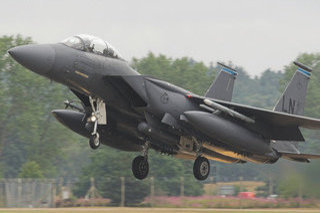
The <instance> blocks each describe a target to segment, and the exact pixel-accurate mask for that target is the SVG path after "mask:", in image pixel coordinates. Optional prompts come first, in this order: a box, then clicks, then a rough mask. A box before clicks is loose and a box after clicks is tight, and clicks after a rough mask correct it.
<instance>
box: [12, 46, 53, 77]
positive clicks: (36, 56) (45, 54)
mask: <svg viewBox="0 0 320 213" xmlns="http://www.w3.org/2000/svg"><path fill="white" fill-rule="evenodd" d="M8 53H9V54H10V55H11V56H12V57H13V58H14V60H16V61H17V62H18V63H20V64H21V65H23V66H24V67H26V68H28V69H30V70H31V71H33V72H35V73H38V74H40V75H47V74H48V73H49V72H50V71H51V69H52V67H53V64H54V60H55V51H54V49H53V47H52V46H51V45H49V44H40V45H37V44H33V45H23V46H18V47H14V48H11V49H10V50H8Z"/></svg>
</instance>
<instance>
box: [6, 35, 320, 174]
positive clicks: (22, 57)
mask: <svg viewBox="0 0 320 213" xmlns="http://www.w3.org/2000/svg"><path fill="white" fill-rule="evenodd" d="M8 52H9V54H10V55H11V56H12V57H13V58H14V59H15V60H16V61H17V62H19V63H20V64H22V65H23V66H25V67H26V68H28V69H30V70H31V71H33V72H35V73H37V74H39V75H43V76H45V77H47V78H49V79H51V80H53V81H56V82H59V83H61V84H64V85H66V86H67V87H68V88H70V90H71V91H72V92H73V93H74V94H75V95H76V96H77V97H78V98H79V99H80V100H81V103H82V106H83V107H79V106H77V105H74V104H72V103H70V102H68V101H67V102H65V104H66V106H69V107H70V108H71V109H72V110H67V109H57V110H53V111H52V113H53V115H54V116H55V117H56V118H57V119H58V121H60V122H61V123H62V124H63V125H65V126H66V127H68V128H69V129H71V130H72V131H74V132H76V133H78V134H80V135H82V136H84V137H87V138H89V145H90V147H91V148H92V149H97V148H98V147H99V146H100V143H102V144H104V145H108V146H111V147H114V148H116V149H120V150H125V151H133V152H138V151H140V152H141V153H142V154H141V155H140V156H138V157H136V158H135V159H134V160H133V162H132V172H133V174H134V176H135V177H136V178H137V179H144V178H146V177H147V175H148V171H149V164H148V150H149V149H150V148H152V149H154V150H156V151H159V152H162V153H166V154H169V155H172V156H175V157H177V158H183V159H192V160H194V166H193V173H194V176H195V178H196V179H198V180H205V179H206V178H207V177H208V175H209V172H210V164H209V161H208V160H215V161H220V162H224V163H245V162H254V163H270V164H271V163H275V162H276V161H277V160H278V159H279V158H281V157H282V158H286V159H288V160H292V161H299V162H309V159H315V158H320V155H312V154H302V153H300V151H299V150H298V149H297V146H296V145H297V143H298V142H301V141H304V138H303V135H302V134H301V132H300V129H299V128H300V127H301V128H308V129H319V128H320V120H319V119H314V118H309V117H304V116H303V113H304V105H305V96H306V91H307V84H308V81H309V79H310V76H311V69H310V68H309V67H307V66H305V65H303V64H301V63H298V62H295V65H296V66H297V71H296V72H295V74H294V76H293V78H292V80H291V81H290V83H289V84H288V86H287V88H286V89H285V91H284V93H283V95H282V97H281V98H280V100H279V101H278V103H277V104H276V105H275V107H274V110H267V109H261V108H256V107H251V106H246V105H242V104H237V103H233V102H231V98H232V92H233V85H234V81H235V79H236V76H237V72H236V71H235V70H234V69H232V68H231V67H228V66H225V65H223V64H220V65H221V67H222V68H221V71H220V73H219V74H218V76H217V78H216V80H215V81H214V83H213V84H212V85H211V86H210V88H209V89H208V91H207V92H206V94H205V95H204V96H199V95H196V94H194V93H192V92H190V91H187V90H185V89H183V88H180V87H178V86H175V85H173V84H170V83H168V82H165V81H162V80H159V79H156V78H154V77H151V76H145V75H140V74H139V73H138V72H137V71H135V70H134V69H132V68H131V67H130V66H129V64H128V62H127V61H125V60H124V59H123V58H122V57H121V55H120V54H119V53H118V52H117V51H116V50H115V49H114V48H113V47H112V46H111V45H110V44H109V43H108V42H106V41H104V40H102V39H100V38H97V37H94V36H89V35H77V36H72V37H70V38H67V39H66V40H64V41H62V42H61V43H57V44H40V45H36V44H32V45H24V46H18V47H14V48H12V49H10V50H8Z"/></svg>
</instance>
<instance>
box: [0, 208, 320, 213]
mask: <svg viewBox="0 0 320 213" xmlns="http://www.w3.org/2000/svg"><path fill="white" fill-rule="evenodd" d="M4 212H8V213H47V212H48V213H71V212H94V213H102V212H107V213H109V212H115V213H127V212H128V213H158V212H164V213H182V212H187V213H189V212H190V213H202V212H222V213H225V212H227V213H241V212H250V213H266V212H288V213H291V212H292V213H295V212H297V213H298V212H299V213H300V212H301V213H302V212H306V213H316V212H317V213H320V209H191V208H190V209H189V208H188V209H183V208H181V209H180V208H57V209H17V208H12V209H0V213H4Z"/></svg>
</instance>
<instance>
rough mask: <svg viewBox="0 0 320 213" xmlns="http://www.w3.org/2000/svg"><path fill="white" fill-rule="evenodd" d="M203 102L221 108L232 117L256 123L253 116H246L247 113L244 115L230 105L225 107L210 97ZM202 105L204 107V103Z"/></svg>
mask: <svg viewBox="0 0 320 213" xmlns="http://www.w3.org/2000/svg"><path fill="white" fill-rule="evenodd" d="M203 102H204V103H205V104H206V105H208V106H210V107H212V108H214V109H216V110H219V111H221V112H224V113H226V114H228V115H230V116H231V117H234V118H237V119H240V120H243V121H245V122H248V123H254V122H255V121H254V120H253V119H252V118H249V117H248V116H245V115H243V114H241V113H239V112H237V111H234V110H232V109H230V108H228V107H225V106H223V105H221V104H218V103H216V102H213V101H211V100H209V99H204V101H203ZM200 106H201V105H200ZM201 107H203V105H202V106H201Z"/></svg>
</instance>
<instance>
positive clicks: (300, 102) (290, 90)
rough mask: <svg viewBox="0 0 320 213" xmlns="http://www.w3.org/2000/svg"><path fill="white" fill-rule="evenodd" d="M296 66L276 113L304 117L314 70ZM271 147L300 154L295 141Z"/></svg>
mask: <svg viewBox="0 0 320 213" xmlns="http://www.w3.org/2000/svg"><path fill="white" fill-rule="evenodd" d="M294 64H295V65H296V66H297V67H298V69H297V71H296V72H295V74H294V75H293V77H292V79H291V81H290V82H289V84H288V86H287V88H286V89H285V91H284V92H283V94H282V96H281V98H280V99H279V101H278V103H277V104H276V106H275V107H274V111H278V112H285V113H290V114H296V115H303V114H304V105H305V100H306V94H307V87H308V82H309V79H310V76H311V71H312V69H311V68H309V67H307V66H305V65H303V64H301V63H299V62H294ZM271 146H272V147H273V148H274V149H276V150H277V151H278V152H279V153H295V154H299V153H300V151H299V150H298V142H295V141H274V143H271ZM286 159H288V160H297V159H295V158H290V157H286ZM300 161H301V160H300ZM307 161H308V160H307V159H305V161H303V162H307ZM301 162H302V161H301Z"/></svg>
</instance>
